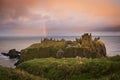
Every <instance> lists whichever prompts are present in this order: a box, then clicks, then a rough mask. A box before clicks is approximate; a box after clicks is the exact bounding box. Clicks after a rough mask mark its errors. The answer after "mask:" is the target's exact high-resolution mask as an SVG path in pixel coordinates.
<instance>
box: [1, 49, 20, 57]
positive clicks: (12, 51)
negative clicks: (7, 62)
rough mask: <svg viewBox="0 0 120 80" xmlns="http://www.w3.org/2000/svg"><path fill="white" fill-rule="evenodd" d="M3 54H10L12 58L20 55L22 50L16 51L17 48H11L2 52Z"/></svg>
mask: <svg viewBox="0 0 120 80" xmlns="http://www.w3.org/2000/svg"><path fill="white" fill-rule="evenodd" d="M1 54H2V55H4V56H9V58H10V59H13V58H19V57H20V52H19V51H16V49H11V50H9V52H8V53H1Z"/></svg>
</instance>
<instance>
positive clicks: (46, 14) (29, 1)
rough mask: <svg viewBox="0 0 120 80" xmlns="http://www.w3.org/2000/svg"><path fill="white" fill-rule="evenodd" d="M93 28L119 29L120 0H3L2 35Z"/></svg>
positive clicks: (85, 30)
mask: <svg viewBox="0 0 120 80" xmlns="http://www.w3.org/2000/svg"><path fill="white" fill-rule="evenodd" d="M43 19H44V20H43ZM92 31H104V32H105V31H108V32H110V31H112V32H116V31H117V32H120V1H119V0H69V1H68V0H0V35H6V34H11V35H13V34H15V33H16V35H21V34H22V35H40V36H41V35H43V36H47V35H48V34H51V33H56V34H58V33H79V32H92Z"/></svg>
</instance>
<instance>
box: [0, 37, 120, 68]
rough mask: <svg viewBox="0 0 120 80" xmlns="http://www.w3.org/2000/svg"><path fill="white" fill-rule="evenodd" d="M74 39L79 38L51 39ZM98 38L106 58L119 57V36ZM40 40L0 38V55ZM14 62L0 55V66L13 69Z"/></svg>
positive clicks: (38, 38) (35, 38)
mask: <svg viewBox="0 0 120 80" xmlns="http://www.w3.org/2000/svg"><path fill="white" fill-rule="evenodd" d="M76 37H77V38H80V37H79V36H59V37H57V36H54V37H53V38H55V39H61V38H64V39H66V40H74V39H75V38H76ZM99 37H100V38H101V40H102V41H103V42H104V43H105V46H106V50H107V55H108V56H114V55H118V54H119V55H120V36H99ZM41 38H42V37H0V53H2V52H8V51H9V50H10V49H16V50H18V51H20V50H21V49H25V48H27V47H28V46H30V45H31V44H34V43H39V42H40V41H41ZM93 39H94V37H93ZM15 62H16V60H14V59H13V60H9V59H8V58H7V57H5V56H3V55H1V54H0V65H3V66H7V67H13V66H14V65H13V63H15Z"/></svg>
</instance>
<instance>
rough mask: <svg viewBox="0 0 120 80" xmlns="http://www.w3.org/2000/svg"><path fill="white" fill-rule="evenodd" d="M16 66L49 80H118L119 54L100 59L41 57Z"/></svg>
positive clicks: (119, 71) (119, 69)
mask: <svg viewBox="0 0 120 80" xmlns="http://www.w3.org/2000/svg"><path fill="white" fill-rule="evenodd" d="M17 68H18V69H21V70H25V71H27V72H29V73H30V74H33V75H37V76H42V77H43V78H48V79H50V80H119V79H120V75H119V74H120V56H115V57H111V58H101V59H87V58H62V59H55V58H41V59H33V60H30V61H26V62H23V63H21V64H20V65H19V66H18V67H17Z"/></svg>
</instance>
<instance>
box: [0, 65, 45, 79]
mask: <svg viewBox="0 0 120 80" xmlns="http://www.w3.org/2000/svg"><path fill="white" fill-rule="evenodd" d="M0 80H46V79H44V78H40V77H37V76H33V75H31V74H29V73H27V72H25V71H21V70H19V69H11V68H5V67H2V66H0Z"/></svg>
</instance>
